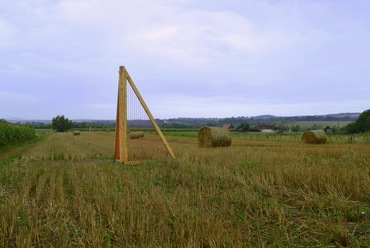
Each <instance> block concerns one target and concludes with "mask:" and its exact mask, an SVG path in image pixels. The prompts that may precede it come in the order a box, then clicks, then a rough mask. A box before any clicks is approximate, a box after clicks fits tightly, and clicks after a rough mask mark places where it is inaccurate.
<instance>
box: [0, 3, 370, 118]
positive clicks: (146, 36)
mask: <svg viewBox="0 0 370 248" xmlns="http://www.w3.org/2000/svg"><path fill="white" fill-rule="evenodd" d="M0 7H1V12H0V13H1V15H0V37H1V39H0V54H1V56H2V58H4V59H2V61H1V62H0V74H1V75H0V76H2V89H3V91H6V92H16V93H20V94H26V93H25V92H27V93H29V94H31V95H33V96H35V97H37V99H41V100H40V101H42V103H43V104H47V103H46V101H49V100H51V99H64V100H65V101H66V102H67V103H68V104H70V106H71V107H72V106H79V107H81V108H82V107H83V108H84V111H83V113H86V115H87V114H88V115H89V116H95V118H98V116H99V115H102V116H105V115H104V114H105V113H108V112H109V111H108V109H109V108H111V107H109V106H115V101H116V90H117V77H118V73H117V71H118V66H119V65H125V66H126V68H127V69H128V70H129V72H130V74H131V77H132V78H133V79H134V81H135V82H136V83H137V86H138V88H139V89H140V90H141V92H142V94H143V95H144V97H145V99H146V100H147V101H148V102H150V103H153V105H154V106H155V107H154V108H156V107H158V108H159V109H163V108H164V107H165V108H170V109H171V108H172V107H173V106H176V103H175V101H174V102H172V103H169V102H168V101H169V100H168V99H174V100H178V101H180V100H181V101H180V102H181V106H178V107H176V110H171V111H169V112H171V113H173V114H174V115H175V114H177V113H178V115H183V114H181V113H182V111H184V114H185V112H186V113H189V115H190V114H191V111H190V110H189V109H190V107H188V106H191V107H192V108H193V109H195V110H194V112H193V113H194V115H195V114H196V115H198V116H203V115H206V114H208V113H211V112H212V111H215V113H214V114H215V115H216V114H217V109H218V110H219V113H220V115H221V114H222V115H227V110H228V109H229V111H230V113H231V112H232V111H234V110H238V111H244V112H248V111H260V112H264V111H265V109H266V108H265V107H266V106H267V105H264V104H271V108H270V109H275V111H278V109H276V108H275V107H274V106H278V104H282V105H280V106H285V105H284V104H292V103H294V104H295V106H299V104H300V103H304V104H306V103H307V101H306V99H309V98H312V99H313V100H312V102H314V101H322V102H330V101H339V100H340V99H345V100H346V101H347V103H348V104H350V105H351V103H350V101H349V99H351V98H354V97H353V96H354V95H355V96H356V98H358V97H360V98H361V99H364V98H365V97H366V96H364V95H365V93H364V92H366V91H367V89H368V85H367V81H368V80H367V79H368V78H369V76H370V72H368V67H369V65H370V62H369V61H368V57H369V55H370V50H369V49H368V43H369V41H370V35H369V32H368V31H369V24H370V21H369V18H368V16H367V13H366V11H365V10H366V7H368V4H367V3H365V2H360V3H356V4H352V3H351V4H349V3H346V2H345V1H339V2H336V3H332V2H331V1H292V0H279V1H269V0H261V1H257V0H245V1H241V0H231V1H228V2H225V1H220V0H212V1H211V0H202V1H200V0H179V1H171V0H136V1H128V0H124V1H121V0H104V1H103V0H58V1H54V0H40V1H25V0H15V1H12V3H11V4H8V3H7V4H6V3H5V2H0ZM3 82H5V83H3ZM71 89H73V90H71ZM343 92H345V93H343ZM26 95H27V94H26ZM25 99H27V98H25ZM166 99H167V100H166ZM356 100H357V99H356ZM89 104H90V105H89ZM304 104H303V105H304ZM49 105H53V104H52V103H49ZM104 106H105V107H104ZM197 106H198V107H197ZM214 106H216V107H214ZM250 106H252V107H250ZM327 106H328V107H327V108H328V109H329V106H330V105H327ZM338 106H339V105H338ZM353 106H358V105H357V103H355V102H353ZM55 108H57V107H55ZM88 108H91V109H93V110H96V109H102V111H96V112H94V111H89V110H88ZM257 108H260V109H257ZM103 109H106V111H105V112H104V111H103ZM214 109H216V110H214ZM284 109H285V110H286V111H287V112H288V111H290V112H292V111H293V110H292V107H286V106H285V107H284ZM58 110H60V111H62V110H63V109H61V108H59V107H58ZM221 110H222V111H221ZM70 111H71V112H73V110H70ZM307 111H308V110H307ZM162 112H163V114H166V112H164V110H163V111H162ZM202 112H204V114H202ZM77 114H78V113H76V115H77ZM240 114H242V115H243V113H240ZM111 115H112V117H114V115H115V111H114V110H113V111H112V114H111ZM245 115H248V114H245ZM12 116H14V115H12ZM81 117H84V116H81ZM86 117H88V116H86ZM105 118H106V117H105Z"/></svg>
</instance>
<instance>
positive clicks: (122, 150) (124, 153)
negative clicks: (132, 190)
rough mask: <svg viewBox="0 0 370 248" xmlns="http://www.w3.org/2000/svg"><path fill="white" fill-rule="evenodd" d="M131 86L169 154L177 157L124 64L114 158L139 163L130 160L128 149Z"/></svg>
mask: <svg viewBox="0 0 370 248" xmlns="http://www.w3.org/2000/svg"><path fill="white" fill-rule="evenodd" d="M128 87H131V89H132V91H133V92H134V94H135V95H136V97H137V99H138V100H139V102H140V104H141V106H142V108H143V109H144V111H145V113H146V115H147V117H148V118H149V120H150V122H151V123H152V125H153V127H154V128H155V130H156V132H157V134H158V135H159V137H160V139H161V141H162V143H163V145H164V146H165V148H166V150H167V152H168V154H169V155H170V156H171V157H172V158H175V154H174V153H173V151H172V149H171V147H170V145H169V144H168V142H167V140H166V138H165V137H164V135H163V133H162V131H161V129H160V128H159V126H158V124H157V122H156V121H155V119H154V117H153V115H152V114H151V112H150V111H149V108H148V106H147V105H146V103H145V102H144V99H143V98H142V96H141V95H140V92H139V90H138V89H137V88H136V86H135V84H134V82H133V80H132V79H131V77H130V75H129V74H128V72H127V70H126V68H125V67H124V66H120V67H119V80H118V100H117V116H116V136H115V153H114V158H115V160H116V161H120V162H123V163H137V162H138V161H130V155H129V152H128V149H127V138H128V129H127V112H128V111H127V108H128V106H127V88H128Z"/></svg>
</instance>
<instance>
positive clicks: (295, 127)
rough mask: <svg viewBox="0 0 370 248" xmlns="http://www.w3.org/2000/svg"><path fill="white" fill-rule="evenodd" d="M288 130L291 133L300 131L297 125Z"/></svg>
mask: <svg viewBox="0 0 370 248" xmlns="http://www.w3.org/2000/svg"><path fill="white" fill-rule="evenodd" d="M290 129H291V130H292V132H299V131H301V127H300V126H299V125H293V126H291V128H290Z"/></svg>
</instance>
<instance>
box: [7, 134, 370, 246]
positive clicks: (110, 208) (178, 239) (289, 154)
mask: <svg viewBox="0 0 370 248" xmlns="http://www.w3.org/2000/svg"><path fill="white" fill-rule="evenodd" d="M148 137H149V136H147V137H146V138H148ZM168 141H169V143H170V144H171V146H172V148H173V150H174V152H175V154H176V156H177V158H176V159H171V158H169V157H165V156H156V155H155V154H156V153H155V151H154V150H153V149H152V147H153V146H151V145H150V144H152V143H145V140H142V141H140V140H138V141H135V142H136V143H135V144H133V147H130V149H132V152H133V153H134V154H136V155H135V156H137V158H143V159H142V160H141V162H140V163H139V164H138V165H135V166H133V165H122V164H120V163H117V162H114V161H113V160H112V157H113V149H114V147H113V145H114V133H113V132H81V135H80V136H73V135H72V133H54V134H50V135H48V136H46V137H45V139H44V140H43V141H41V142H38V143H35V144H32V145H28V146H27V147H21V148H19V149H15V150H13V151H10V152H8V153H7V154H2V155H1V156H0V218H1V219H0V246H1V247H343V246H344V247H345V246H347V247H369V246H370V153H369V151H370V144H369V143H368V142H352V143H351V144H349V143H348V142H347V138H346V139H343V140H342V139H337V140H336V139H332V140H330V143H329V144H326V145H307V144H302V143H301V142H300V141H299V139H297V138H296V137H292V138H289V137H283V136H281V137H279V136H274V137H264V138H262V137H255V136H250V137H249V136H248V137H247V136H240V137H237V138H234V139H233V144H232V146H231V147H227V148H215V149H205V148H204V149H199V148H198V147H197V140H196V139H195V138H184V137H168ZM140 142H141V143H140ZM149 157H153V158H151V159H149Z"/></svg>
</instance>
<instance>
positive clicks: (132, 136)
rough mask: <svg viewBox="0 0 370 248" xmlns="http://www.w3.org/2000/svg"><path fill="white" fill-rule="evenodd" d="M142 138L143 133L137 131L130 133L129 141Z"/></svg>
mask: <svg viewBox="0 0 370 248" xmlns="http://www.w3.org/2000/svg"><path fill="white" fill-rule="evenodd" d="M141 137H144V132H143V131H138V132H130V139H138V138H141Z"/></svg>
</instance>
